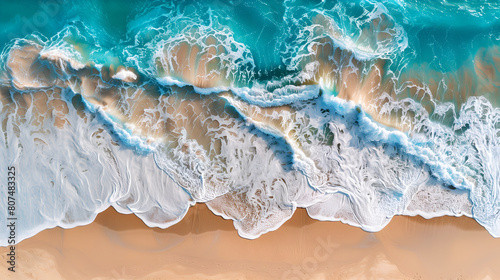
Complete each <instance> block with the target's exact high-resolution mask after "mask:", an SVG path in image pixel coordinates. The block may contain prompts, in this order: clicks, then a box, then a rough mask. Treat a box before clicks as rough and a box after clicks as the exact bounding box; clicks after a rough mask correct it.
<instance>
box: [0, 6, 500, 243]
mask: <svg viewBox="0 0 500 280" xmlns="http://www.w3.org/2000/svg"><path fill="white" fill-rule="evenodd" d="M499 17H500V4H499V3H497V2H495V1H489V2H488V1H472V2H471V1H464V0H463V1H458V0H457V1H442V2H439V1H415V0H407V1H403V0H386V1H378V2H377V1H243V0H234V1H222V0H217V1H171V2H165V1H90V0H87V1H64V0H47V1H24V0H23V1H15V2H12V3H10V2H9V3H3V4H2V8H1V9H0V44H1V45H2V52H1V54H0V61H1V62H0V102H1V103H0V104H1V105H0V116H1V117H0V119H1V124H2V125H1V128H0V130H1V132H2V133H1V134H2V137H0V147H1V148H0V153H1V158H2V160H1V162H0V167H1V170H3V171H2V172H0V182H2V186H3V185H4V183H5V184H7V182H8V180H9V179H8V177H9V175H8V173H7V168H9V167H11V166H15V169H16V171H17V174H16V184H17V185H16V189H15V192H9V189H8V188H7V187H5V188H3V187H2V189H0V196H1V197H9V196H11V197H12V199H15V200H16V210H15V212H14V213H13V215H11V213H10V212H9V211H10V209H9V205H8V203H0V217H1V221H5V222H7V220H8V219H9V218H16V221H17V224H16V231H17V232H16V238H17V240H16V242H18V241H20V240H22V239H25V238H28V237H30V236H33V235H35V234H36V233H38V232H39V231H41V230H43V229H46V228H51V227H55V226H61V227H64V228H70V227H74V226H78V225H84V224H88V223H90V222H91V221H93V220H94V218H95V216H96V215H97V214H98V213H99V212H102V211H104V210H105V209H106V208H107V207H109V206H113V207H114V208H116V209H117V210H118V211H119V212H121V213H134V214H135V215H137V216H139V217H140V218H141V219H142V220H143V221H144V222H145V223H146V224H147V225H148V226H152V227H162V228H165V227H168V226H170V225H172V224H175V223H177V222H178V221H179V220H181V219H182V218H183V216H184V215H185V214H186V212H187V211H188V209H189V207H190V206H192V205H194V204H195V203H201V202H203V203H207V205H208V207H209V208H210V209H211V210H212V211H213V212H214V213H215V214H217V215H221V216H223V217H224V218H226V219H232V220H234V225H235V228H236V230H238V233H239V234H240V235H241V236H242V237H245V238H257V237H259V236H260V235H262V234H264V233H266V232H268V231H271V230H275V229H277V228H278V227H279V226H281V225H282V224H283V223H284V222H285V221H286V220H288V219H289V218H290V217H291V216H292V215H293V212H294V211H295V209H296V208H297V207H303V208H306V209H307V211H308V213H309V215H310V216H311V217H312V218H314V219H318V220H328V221H342V222H344V223H348V224H350V225H353V226H359V227H361V228H363V229H365V230H367V231H378V230H380V229H382V228H383V227H384V226H385V225H387V223H389V222H390V220H391V218H392V217H393V216H394V215H422V216H423V217H426V218H431V217H436V216H442V215H453V216H462V215H465V216H470V217H473V218H474V219H476V220H477V221H478V222H479V223H480V224H481V225H483V226H484V227H485V228H486V229H487V230H488V231H489V232H490V233H491V234H492V235H493V236H495V237H498V236H500V160H498V157H499V156H500V109H499V105H500V91H499V87H500V72H499V70H500V19H499ZM6 186H7V185H6ZM0 228H2V227H0ZM7 230H8V229H7V228H5V227H3V228H2V229H1V230H0V245H2V246H5V245H7V244H8V237H9V232H7Z"/></svg>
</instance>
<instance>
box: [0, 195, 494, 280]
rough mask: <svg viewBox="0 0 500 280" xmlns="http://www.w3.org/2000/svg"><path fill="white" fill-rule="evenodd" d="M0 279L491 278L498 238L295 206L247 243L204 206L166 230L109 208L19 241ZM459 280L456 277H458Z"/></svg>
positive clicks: (475, 227)
mask: <svg viewBox="0 0 500 280" xmlns="http://www.w3.org/2000/svg"><path fill="white" fill-rule="evenodd" d="M16 250H17V251H16V253H17V255H18V259H17V263H18V267H17V269H18V270H17V271H16V272H15V273H12V272H9V271H8V270H7V263H6V261H5V260H6V252H7V248H6V247H2V248H0V254H1V256H2V265H1V268H0V278H2V279H352V278H356V279H373V278H380V277H382V278H385V279H429V278H431V279H436V278H440V277H441V278H446V279H448V278H452V279H495V278H496V277H498V276H500V240H497V239H495V238H494V237H492V236H491V235H490V234H489V233H488V232H487V231H486V230H485V229H484V228H483V227H481V226H480V225H479V224H478V223H477V222H476V221H475V220H473V219H471V218H467V217H459V218H457V217H449V216H446V217H438V218H433V219H430V220H426V219H424V218H422V217H406V216H396V217H394V218H393V220H392V221H391V222H390V223H389V225H387V226H386V228H384V229H383V230H381V231H380V232H377V233H369V232H365V231H363V230H362V229H360V228H356V227H352V226H349V225H346V224H342V223H341V222H321V221H316V220H313V219H311V218H310V217H309V216H308V215H307V212H306V211H305V209H298V210H297V211H296V212H295V214H294V215H293V217H292V218H291V219H290V220H289V221H287V222H286V223H285V224H284V225H283V226H282V227H280V228H279V229H278V230H276V231H273V232H269V233H267V234H264V235H262V236H261V237H259V238H258V239H255V240H248V239H244V238H242V237H240V236H239V235H238V234H237V232H236V230H235V229H234V227H233V225H232V221H230V220H224V219H223V218H221V217H219V216H216V215H214V214H213V213H211V212H210V210H208V208H207V206H206V205H205V204H197V205H195V206H193V207H192V208H191V209H190V210H189V211H188V213H187V215H186V217H185V218H184V219H183V220H182V221H180V222H179V223H178V224H176V225H173V226H171V227H169V228H167V229H164V230H163V229H159V228H149V227H147V226H146V225H145V224H144V223H143V222H142V221H141V220H140V219H139V218H137V217H136V216H135V215H124V214H120V213H118V212H116V210H114V209H113V208H108V209H107V210H106V211H104V212H102V213H100V214H99V215H98V216H97V218H96V220H95V221H94V222H93V223H91V224H90V225H87V226H80V227H76V228H72V229H62V228H58V227H56V228H53V229H47V230H44V231H42V232H41V233H39V234H37V235H35V236H34V237H32V238H29V239H26V240H24V241H22V242H21V243H20V244H19V245H18V246H17V249H16ZM460 277H462V278H460Z"/></svg>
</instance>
